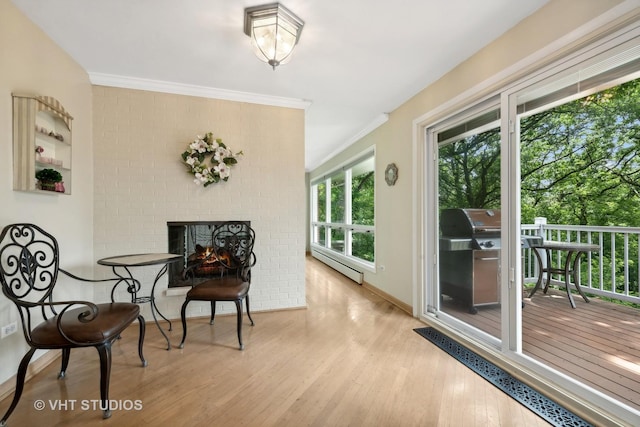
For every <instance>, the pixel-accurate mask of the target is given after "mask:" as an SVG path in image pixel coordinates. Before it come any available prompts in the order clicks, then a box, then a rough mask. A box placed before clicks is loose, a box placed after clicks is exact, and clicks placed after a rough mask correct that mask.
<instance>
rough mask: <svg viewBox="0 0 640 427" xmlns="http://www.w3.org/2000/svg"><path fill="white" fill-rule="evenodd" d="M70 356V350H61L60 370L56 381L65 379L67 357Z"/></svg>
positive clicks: (67, 364)
mask: <svg viewBox="0 0 640 427" xmlns="http://www.w3.org/2000/svg"><path fill="white" fill-rule="evenodd" d="M70 356H71V349H70V348H63V349H62V367H61V368H60V373H59V374H58V379H59V380H61V379H63V378H64V377H65V375H66V372H67V366H69V357H70Z"/></svg>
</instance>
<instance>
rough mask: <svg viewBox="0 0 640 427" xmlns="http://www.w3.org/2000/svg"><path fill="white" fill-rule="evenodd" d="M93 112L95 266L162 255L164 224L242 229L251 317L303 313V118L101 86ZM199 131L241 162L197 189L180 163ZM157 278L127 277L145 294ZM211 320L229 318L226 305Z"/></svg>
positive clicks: (161, 301) (169, 301)
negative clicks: (223, 178)
mask: <svg viewBox="0 0 640 427" xmlns="http://www.w3.org/2000/svg"><path fill="white" fill-rule="evenodd" d="M93 109H94V141H95V157H94V159H93V166H94V179H95V217H94V219H95V231H94V233H95V234H94V243H95V257H96V259H99V258H101V257H105V256H112V255H118V254H127V253H141V252H166V251H167V250H168V246H167V221H208V220H216V221H219V220H250V221H251V225H252V227H253V228H254V229H255V231H256V246H255V248H254V250H255V252H256V255H257V260H258V262H257V264H256V266H255V267H254V269H253V270H252V279H253V280H252V287H251V308H252V311H260V310H273V309H281V308H291V307H304V306H306V302H305V282H304V252H305V223H306V218H305V217H304V215H303V214H302V212H303V211H304V207H305V205H304V203H305V171H304V111H303V110H297V109H289V108H281V107H271V106H264V105H257V104H248V103H242V102H233V101H223V100H216V99H205V98H197V97H191V96H183V95H170V94H162V93H154V92H146V91H139V90H130V89H118V88H108V87H102V86H95V87H94V90H93ZM208 131H211V132H213V133H214V135H215V136H217V137H219V138H222V140H223V142H224V143H225V144H226V145H227V146H228V147H229V148H231V149H232V150H233V151H235V152H237V151H240V150H242V151H243V152H244V155H243V156H241V157H239V163H238V164H237V165H236V166H234V167H233V168H232V171H231V177H230V178H229V180H228V181H227V182H220V183H218V184H212V185H210V186H208V187H206V188H204V187H203V186H198V185H195V184H194V183H193V176H192V175H191V174H189V173H187V171H186V166H185V165H184V164H182V162H181V158H180V154H182V152H183V151H185V150H186V149H187V146H188V145H189V143H191V142H192V141H193V139H194V138H195V137H196V135H204V133H206V132H208ZM102 269H103V271H102V273H103V274H107V273H108V270H107V269H106V268H104V267H103V268H102ZM104 270H107V271H106V272H105V271H104ZM156 271H157V269H154V268H152V267H150V268H144V269H143V268H139V269H137V270H136V271H135V273H136V274H140V275H142V277H144V278H145V283H146V284H147V285H146V288H147V289H148V288H149V287H150V285H151V283H152V281H153V280H152V279H153V276H154V275H155V272H156ZM164 283H166V280H165V281H164ZM165 288H166V286H161V287H160V288H159V289H158V291H157V292H156V296H157V297H158V306H159V308H160V310H161V311H162V312H163V314H165V316H168V317H169V318H179V317H180V307H181V305H182V303H183V301H184V295H178V296H165V295H164V293H163V290H164V289H165ZM102 291H103V292H102V293H100V294H99V295H98V299H100V300H106V299H107V297H108V294H107V292H106V291H107V290H106V289H102ZM123 297H126V295H124V296H123ZM219 305H220V304H219ZM147 308H148V307H144V314H145V316H146V318H147V319H149V320H150V319H151V315H150V313H149V312H148V310H147ZM219 312H220V313H224V312H233V313H235V305H234V304H233V303H225V304H223V305H222V306H221V307H219ZM208 313H209V306H208V305H206V304H204V303H197V302H194V303H191V304H190V305H189V311H188V315H189V316H203V315H208ZM178 329H180V331H178V332H180V333H181V328H179V327H177V328H176V330H178ZM178 335H179V334H178ZM174 336H176V335H174ZM174 340H179V337H178V338H174Z"/></svg>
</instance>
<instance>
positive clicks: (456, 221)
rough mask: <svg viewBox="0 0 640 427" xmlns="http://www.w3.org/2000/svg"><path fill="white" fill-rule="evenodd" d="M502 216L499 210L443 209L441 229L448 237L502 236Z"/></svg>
mask: <svg viewBox="0 0 640 427" xmlns="http://www.w3.org/2000/svg"><path fill="white" fill-rule="evenodd" d="M501 221H502V216H501V214H500V210H499V209H459V208H455V209H443V210H442V212H441V213H440V229H441V231H442V234H443V235H445V236H448V237H467V238H469V237H481V236H489V235H491V236H494V235H500V225H501Z"/></svg>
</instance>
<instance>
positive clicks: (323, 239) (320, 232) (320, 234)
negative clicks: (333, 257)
mask: <svg viewBox="0 0 640 427" xmlns="http://www.w3.org/2000/svg"><path fill="white" fill-rule="evenodd" d="M316 230H317V231H316V234H315V235H316V239H317V241H316V243H317V244H319V245H320V246H327V229H326V228H325V227H324V226H319V227H316Z"/></svg>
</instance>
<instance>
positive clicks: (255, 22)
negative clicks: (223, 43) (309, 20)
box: [244, 3, 304, 70]
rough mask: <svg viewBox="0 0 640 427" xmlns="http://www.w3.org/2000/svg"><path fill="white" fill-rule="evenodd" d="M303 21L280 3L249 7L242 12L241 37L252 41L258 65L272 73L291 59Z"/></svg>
mask: <svg viewBox="0 0 640 427" xmlns="http://www.w3.org/2000/svg"><path fill="white" fill-rule="evenodd" d="M302 27H304V21H302V19H300V18H298V17H297V16H296V15H294V14H293V13H292V12H291V11H290V10H289V9H287V8H286V7H284V6H282V5H281V4H280V3H271V4H265V5H262V6H254V7H248V8H246V9H245V10H244V33H245V34H246V35H248V36H249V37H251V45H252V46H253V50H254V52H255V54H256V56H258V58H260V60H261V61H264V62H266V63H267V64H269V65H271V66H272V67H273V69H274V70H275V69H276V67H277V66H278V65H280V64H286V63H287V62H289V60H290V59H291V54H292V53H293V48H294V47H295V45H296V44H297V43H298V40H299V39H300V33H301V32H302Z"/></svg>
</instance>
